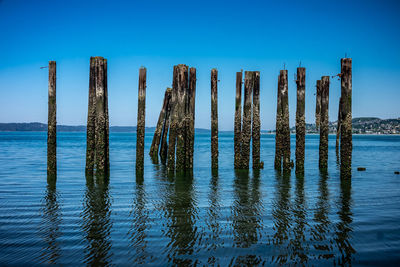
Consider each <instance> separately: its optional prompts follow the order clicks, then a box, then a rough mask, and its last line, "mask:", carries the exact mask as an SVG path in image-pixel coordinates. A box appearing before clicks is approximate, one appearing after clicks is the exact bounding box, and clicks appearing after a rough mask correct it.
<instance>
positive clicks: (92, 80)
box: [85, 57, 96, 175]
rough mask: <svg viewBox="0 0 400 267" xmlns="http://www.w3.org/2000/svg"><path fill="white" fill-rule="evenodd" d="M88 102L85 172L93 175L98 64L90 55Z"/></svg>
mask: <svg viewBox="0 0 400 267" xmlns="http://www.w3.org/2000/svg"><path fill="white" fill-rule="evenodd" d="M88 102H89V103H88V117H87V126H86V168H85V173H86V175H93V171H94V155H95V151H96V139H95V136H96V134H95V132H96V65H95V58H94V57H90V69H89V97H88Z"/></svg>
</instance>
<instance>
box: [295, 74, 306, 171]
mask: <svg viewBox="0 0 400 267" xmlns="http://www.w3.org/2000/svg"><path fill="white" fill-rule="evenodd" d="M305 82H306V69H305V68H297V79H296V84H297V106H296V173H298V174H302V173H304V149H305V136H306V121H305V90H306V84H305Z"/></svg>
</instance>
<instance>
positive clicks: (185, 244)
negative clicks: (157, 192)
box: [164, 175, 200, 265]
mask: <svg viewBox="0 0 400 267" xmlns="http://www.w3.org/2000/svg"><path fill="white" fill-rule="evenodd" d="M165 190H166V191H167V192H165V193H164V196H165V199H164V201H165V204H164V209H165V216H166V218H167V223H166V225H167V231H166V233H165V235H166V236H167V237H168V238H169V239H170V242H169V243H168V245H167V248H166V249H167V254H168V255H167V258H168V262H169V263H170V264H173V265H194V264H196V263H197V260H195V259H194V258H195V256H196V255H195V254H194V252H195V245H196V242H197V241H198V235H199V234H200V233H199V229H198V228H197V226H196V221H197V219H198V208H197V203H196V198H195V190H194V185H193V176H191V175H176V177H175V179H174V181H173V182H171V183H168V184H167V185H166V187H165Z"/></svg>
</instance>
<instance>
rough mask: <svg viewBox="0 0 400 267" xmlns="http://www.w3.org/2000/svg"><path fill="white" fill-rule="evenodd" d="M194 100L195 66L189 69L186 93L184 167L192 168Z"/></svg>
mask: <svg viewBox="0 0 400 267" xmlns="http://www.w3.org/2000/svg"><path fill="white" fill-rule="evenodd" d="M195 100H196V68H190V69H189V90H188V94H187V101H188V103H187V117H188V125H187V132H186V160H185V162H186V169H189V170H191V169H193V154H194V135H195V127H194V121H195Z"/></svg>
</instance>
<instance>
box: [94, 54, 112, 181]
mask: <svg viewBox="0 0 400 267" xmlns="http://www.w3.org/2000/svg"><path fill="white" fill-rule="evenodd" d="M105 63H106V62H105V60H104V58H102V57H95V68H96V71H95V73H96V76H95V86H96V121H95V129H96V132H95V139H96V141H95V144H96V148H95V165H96V175H98V176H105V175H107V174H108V172H109V166H108V164H107V163H108V155H107V153H108V148H107V145H108V136H107V129H108V126H107V113H108V111H106V108H107V106H108V105H107V94H106V86H107V83H106V82H105V79H106V77H107V75H106V73H105V71H106V68H105Z"/></svg>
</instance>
